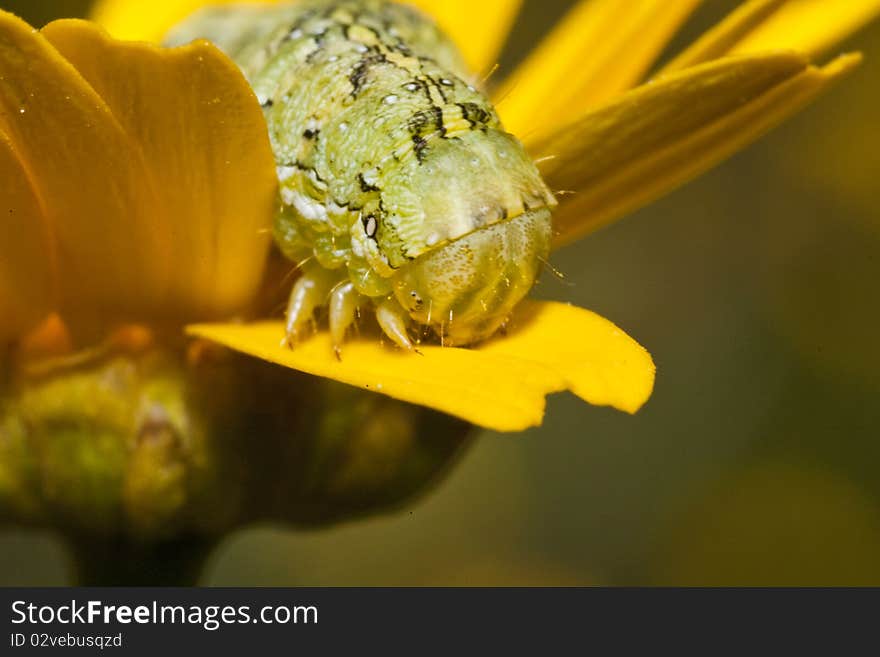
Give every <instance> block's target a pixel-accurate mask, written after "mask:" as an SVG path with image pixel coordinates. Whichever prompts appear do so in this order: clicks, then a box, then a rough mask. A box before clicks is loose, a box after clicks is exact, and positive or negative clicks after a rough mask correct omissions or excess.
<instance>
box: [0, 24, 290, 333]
mask: <svg viewBox="0 0 880 657" xmlns="http://www.w3.org/2000/svg"><path fill="white" fill-rule="evenodd" d="M46 34H48V35H50V37H51V38H52V39H54V40H55V41H57V44H58V46H59V47H60V48H62V49H64V50H65V52H66V54H67V55H68V56H69V57H70V60H68V59H66V58H65V57H64V56H62V55H61V53H59V51H58V50H57V49H56V48H55V47H53V45H52V44H51V43H50V41H49V39H47V38H45V37H44V36H43V34H41V33H39V32H36V31H35V30H33V29H32V28H31V27H30V26H29V25H27V24H26V23H24V22H23V21H21V20H19V19H18V18H16V17H14V16H12V15H11V14H8V13H5V12H0V116H2V117H3V128H4V130H5V131H6V133H7V134H8V136H9V141H10V143H11V144H12V147H13V148H14V149H15V151H16V152H17V153H18V154H19V155H20V158H21V160H22V161H23V162H25V163H26V166H27V171H28V174H29V179H30V181H31V183H32V186H33V188H34V191H35V194H36V196H37V197H38V198H39V199H40V200H41V202H42V204H43V211H44V214H45V216H46V219H47V223H48V225H49V228H50V231H51V237H52V239H53V240H54V241H55V251H56V252H57V254H58V258H57V268H58V280H59V291H58V303H59V309H60V312H61V314H62V315H63V317H64V320H65V322H66V323H68V324H69V325H70V326H71V328H72V329H73V330H74V332H75V333H77V334H78V335H80V336H84V337H87V338H89V339H94V338H95V337H98V335H97V334H101V333H103V332H105V331H106V330H108V328H111V327H112V325H113V324H114V323H117V322H122V321H130V320H138V321H141V320H143V321H161V322H170V323H180V322H185V321H192V320H193V319H196V318H199V317H202V318H210V317H217V316H228V315H229V314H230V313H233V312H237V311H239V310H241V307H242V305H243V304H245V303H247V302H248V301H249V299H250V296H251V295H252V294H253V293H254V290H255V289H256V286H257V285H258V283H259V278H260V274H261V272H262V270H263V267H264V259H265V253H266V250H267V249H268V243H269V237H268V235H266V234H263V233H262V232H260V230H259V229H258V227H263V228H265V227H267V226H268V224H269V223H270V221H271V210H272V206H271V200H272V198H273V194H274V185H275V184H276V182H275V171H274V160H273V158H272V155H271V150H270V148H269V144H268V137H267V136H266V130H265V124H264V121H263V119H262V113H261V111H260V108H259V105H258V104H257V101H256V99H255V98H254V96H253V93H252V92H251V90H250V88H249V87H248V86H247V83H246V82H245V80H244V78H243V77H242V76H241V74H240V73H239V72H238V70H237V69H236V68H235V67H234V65H232V64H231V62H229V61H228V60H227V58H226V57H224V56H223V55H221V54H220V53H219V52H218V51H217V50H216V49H214V48H213V47H211V46H209V45H207V44H201V45H196V46H191V47H189V48H185V49H180V50H160V49H152V48H148V47H146V46H145V45H139V44H122V43H120V42H112V41H110V40H109V39H107V38H106V37H105V36H103V35H102V34H100V33H99V32H98V31H97V30H96V28H94V27H92V26H90V25H88V24H86V23H82V22H64V23H59V24H55V25H52V26H49V27H48V28H47V30H46ZM71 61H74V62H75V63H76V65H77V66H80V67H82V71H78V70H77V69H76V68H75V67H74V65H73V64H72V63H71Z"/></svg>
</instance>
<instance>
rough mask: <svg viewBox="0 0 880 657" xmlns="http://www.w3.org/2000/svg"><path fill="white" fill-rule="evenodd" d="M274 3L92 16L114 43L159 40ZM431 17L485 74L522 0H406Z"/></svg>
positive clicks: (134, 5)
mask: <svg viewBox="0 0 880 657" xmlns="http://www.w3.org/2000/svg"><path fill="white" fill-rule="evenodd" d="M277 1H278V0H268V1H267V0H244V2H242V0H173V1H168V0H165V1H161V0H160V1H153V2H144V1H143V0H98V2H97V3H95V6H94V8H93V9H92V18H93V19H94V20H95V21H96V22H97V23H100V24H101V25H103V26H104V27H105V28H106V29H107V30H108V31H109V32H110V34H112V35H113V36H115V37H117V38H119V39H135V40H142V41H153V42H158V41H161V39H162V37H164V36H165V34H166V33H167V32H168V30H170V29H171V28H172V27H174V25H175V24H177V23H179V22H180V21H181V20H183V19H184V18H186V17H187V16H189V15H190V14H192V13H193V12H194V11H196V10H197V9H200V8H202V7H207V6H210V5H220V4H244V3H257V4H271V3H272V2H277ZM409 4H412V5H415V6H416V7H418V8H419V9H422V10H423V11H425V12H426V13H428V14H430V15H431V16H433V17H434V19H435V20H436V21H437V23H438V24H439V25H440V27H441V28H442V29H443V30H445V31H446V33H447V34H448V35H449V36H451V37H452V38H453V39H454V40H455V42H456V43H457V44H458V46H459V48H460V49H461V52H462V54H463V55H464V58H465V61H466V62H467V63H468V65H469V66H470V67H471V69H472V70H473V71H475V72H478V73H480V72H483V71H487V70H488V69H489V68H490V67H491V66H492V65H493V64H494V63H495V60H496V58H497V57H498V54H499V53H500V51H501V48H502V46H503V45H504V40H505V38H506V37H507V34H508V32H509V31H510V28H511V26H512V25H513V21H514V20H515V19H516V15H517V13H518V12H519V9H520V7H521V6H522V0H487V1H486V2H472V1H471V0H410V2H409Z"/></svg>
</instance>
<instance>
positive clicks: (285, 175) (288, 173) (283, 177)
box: [275, 167, 296, 182]
mask: <svg viewBox="0 0 880 657" xmlns="http://www.w3.org/2000/svg"><path fill="white" fill-rule="evenodd" d="M275 170H276V172H277V174H278V181H279V182H285V181H287V180H290V179H291V178H292V177H293V174H294V173H296V167H276V168H275Z"/></svg>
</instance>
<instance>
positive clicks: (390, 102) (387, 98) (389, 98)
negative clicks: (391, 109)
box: [382, 94, 397, 105]
mask: <svg viewBox="0 0 880 657" xmlns="http://www.w3.org/2000/svg"><path fill="white" fill-rule="evenodd" d="M382 102H383V103H385V104H386V105H393V104H394V103H396V102H397V96H395V95H394V94H391V95H389V96H385V98H383V99H382Z"/></svg>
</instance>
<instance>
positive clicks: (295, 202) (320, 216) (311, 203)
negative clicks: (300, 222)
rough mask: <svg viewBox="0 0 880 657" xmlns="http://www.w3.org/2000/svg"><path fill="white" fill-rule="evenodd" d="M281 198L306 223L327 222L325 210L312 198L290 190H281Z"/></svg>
mask: <svg viewBox="0 0 880 657" xmlns="http://www.w3.org/2000/svg"><path fill="white" fill-rule="evenodd" d="M281 197H282V199H283V200H284V202H285V203H287V204H288V205H292V206H293V207H294V208H296V211H297V212H299V213H300V214H301V215H302V217H303V219H306V220H308V221H327V219H328V218H329V217H328V215H327V208H325V207H324V205H323V204H321V203H319V202H318V201H316V200H315V199H313V198H309V197H308V196H306V195H305V194H300V193H299V192H295V191H293V190H291V189H282V190H281Z"/></svg>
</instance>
